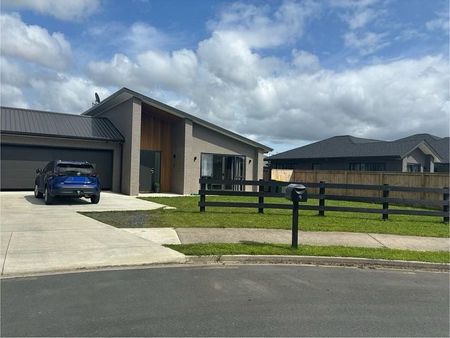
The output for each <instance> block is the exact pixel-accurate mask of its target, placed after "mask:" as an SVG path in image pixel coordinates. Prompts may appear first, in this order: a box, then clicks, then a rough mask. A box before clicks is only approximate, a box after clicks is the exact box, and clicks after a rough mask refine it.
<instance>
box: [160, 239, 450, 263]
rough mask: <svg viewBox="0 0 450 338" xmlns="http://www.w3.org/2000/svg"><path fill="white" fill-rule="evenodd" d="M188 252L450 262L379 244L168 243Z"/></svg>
mask: <svg viewBox="0 0 450 338" xmlns="http://www.w3.org/2000/svg"><path fill="white" fill-rule="evenodd" d="M166 246H167V247H169V248H172V249H174V250H176V251H179V252H181V253H183V254H185V255H191V256H205V255H299V256H330V257H358V258H373V259H389V260H404V261H422V262H433V263H449V262H450V254H449V253H448V252H445V251H437V252H432V251H425V252H419V251H409V250H394V249H384V248H383V249H380V248H358V247H345V246H311V245H302V246H300V247H299V248H298V249H293V248H291V247H290V246H288V245H283V244H266V243H264V244H263V243H261V244H260V243H239V244H225V243H207V244H181V245H166Z"/></svg>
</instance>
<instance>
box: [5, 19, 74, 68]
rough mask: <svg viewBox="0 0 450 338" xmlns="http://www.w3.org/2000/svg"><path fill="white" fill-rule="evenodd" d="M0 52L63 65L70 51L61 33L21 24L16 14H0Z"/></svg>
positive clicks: (59, 66)
mask: <svg viewBox="0 0 450 338" xmlns="http://www.w3.org/2000/svg"><path fill="white" fill-rule="evenodd" d="M0 28H1V41H0V45H1V50H2V55H6V56H11V57H19V58H22V59H24V60H27V61H30V62H34V63H37V64H40V65H42V66H45V67H49V68H53V69H64V68H66V67H67V66H68V65H69V64H70V62H71V57H72V51H71V47H70V44H69V42H68V41H67V40H66V39H65V38H64V35H63V34H61V33H52V34H50V33H49V32H48V31H47V30H46V29H45V28H42V27H40V26H36V25H27V24H25V23H24V22H23V21H22V20H21V18H20V16H18V15H16V14H13V15H9V14H2V15H1V16H0Z"/></svg>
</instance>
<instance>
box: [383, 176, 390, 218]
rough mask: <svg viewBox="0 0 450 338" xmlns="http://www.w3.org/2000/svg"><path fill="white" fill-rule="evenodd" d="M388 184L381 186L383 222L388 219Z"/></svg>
mask: <svg viewBox="0 0 450 338" xmlns="http://www.w3.org/2000/svg"><path fill="white" fill-rule="evenodd" d="M388 198H389V184H383V221H387V220H388V218H389V201H388Z"/></svg>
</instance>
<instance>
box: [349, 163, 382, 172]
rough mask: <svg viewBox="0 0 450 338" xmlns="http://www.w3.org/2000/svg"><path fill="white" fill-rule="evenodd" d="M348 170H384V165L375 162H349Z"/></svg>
mask: <svg viewBox="0 0 450 338" xmlns="http://www.w3.org/2000/svg"><path fill="white" fill-rule="evenodd" d="M348 170H354V171H385V170H386V165H385V164H384V163H377V162H359V163H358V162H357V163H350V164H349V167H348Z"/></svg>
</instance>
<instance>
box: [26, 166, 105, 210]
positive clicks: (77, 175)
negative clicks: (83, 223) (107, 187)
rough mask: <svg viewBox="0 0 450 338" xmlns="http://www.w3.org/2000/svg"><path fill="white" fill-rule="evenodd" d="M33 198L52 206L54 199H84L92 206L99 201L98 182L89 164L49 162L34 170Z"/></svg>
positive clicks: (99, 188) (99, 187)
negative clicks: (40, 199) (42, 200)
mask: <svg viewBox="0 0 450 338" xmlns="http://www.w3.org/2000/svg"><path fill="white" fill-rule="evenodd" d="M36 174H37V176H36V179H35V182H34V197H36V198H42V197H43V198H44V200H45V204H52V202H53V199H54V198H55V197H86V198H90V199H91V202H92V203H93V204H97V203H98V202H99V201H100V191H101V186H100V180H99V178H98V177H97V174H96V173H95V171H94V166H93V165H92V164H90V163H89V162H75V161H51V162H49V163H48V164H47V165H46V166H45V168H44V169H36Z"/></svg>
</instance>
